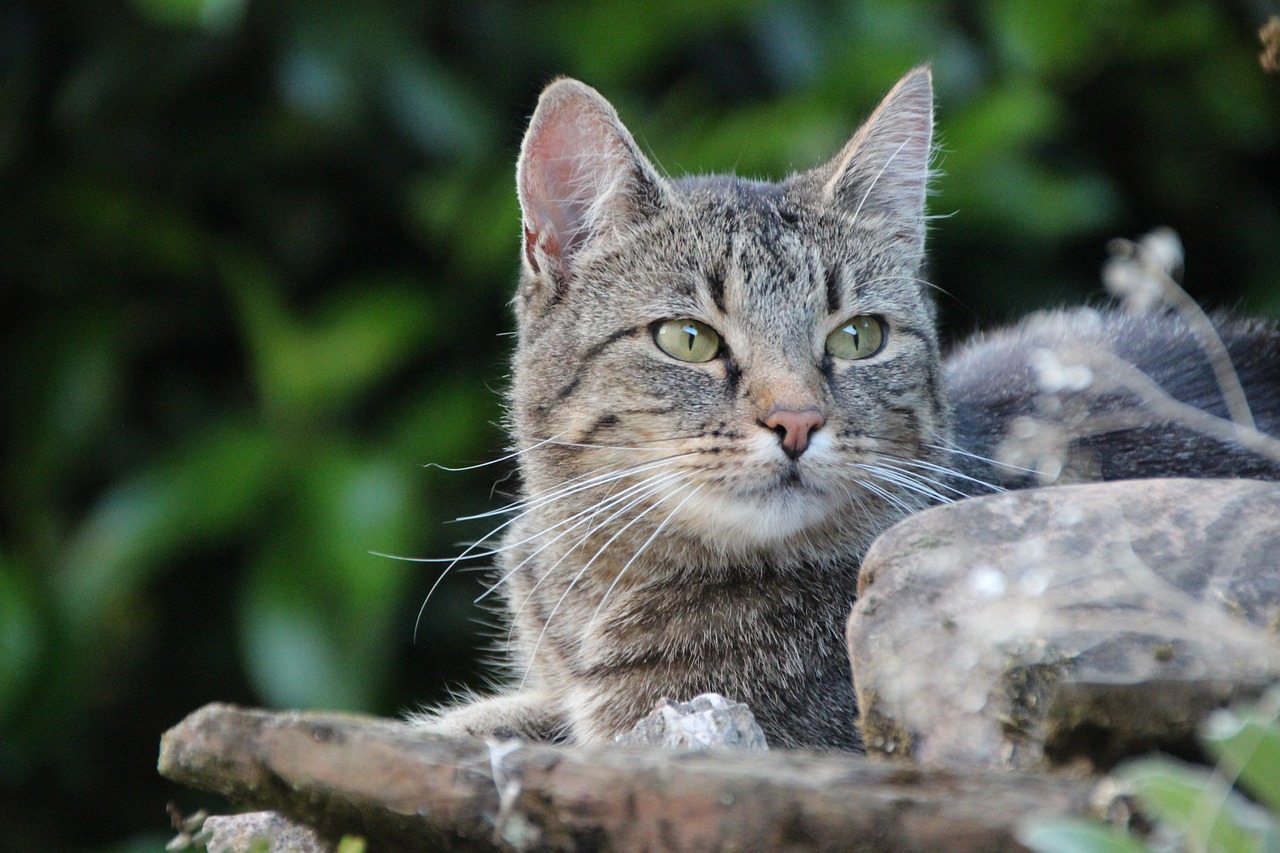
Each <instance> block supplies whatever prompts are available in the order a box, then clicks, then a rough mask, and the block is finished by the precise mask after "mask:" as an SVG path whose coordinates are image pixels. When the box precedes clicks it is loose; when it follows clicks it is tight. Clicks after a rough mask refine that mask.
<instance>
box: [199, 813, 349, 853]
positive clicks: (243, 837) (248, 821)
mask: <svg viewBox="0 0 1280 853" xmlns="http://www.w3.org/2000/svg"><path fill="white" fill-rule="evenodd" d="M204 829H205V831H206V832H207V833H209V834H210V838H209V841H208V842H207V849H208V851H209V853H251V851H265V853H333V850H334V845H332V844H330V843H328V842H327V841H323V840H321V838H320V836H318V835H316V833H315V832H314V831H313V830H312V829H311V828H310V827H306V826H302V825H301V824H297V823H294V822H293V821H291V820H289V819H287V818H285V817H283V816H281V815H279V814H277V813H276V812H248V813H247V814H238V815H214V816H213V817H210V818H208V819H207V820H205V822H204ZM264 841H265V842H266V843H267V844H268V846H267V847H266V848H263V847H262V843H263V842H264Z"/></svg>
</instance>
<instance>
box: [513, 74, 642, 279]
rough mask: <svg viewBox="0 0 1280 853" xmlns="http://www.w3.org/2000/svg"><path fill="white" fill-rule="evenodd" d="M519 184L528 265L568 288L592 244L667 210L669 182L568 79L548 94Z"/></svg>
mask: <svg viewBox="0 0 1280 853" xmlns="http://www.w3.org/2000/svg"><path fill="white" fill-rule="evenodd" d="M516 185H517V189H518V192H519V195H520V209H521V211H522V213H523V219H524V263H525V265H526V266H527V268H528V270H529V272H531V273H532V274H533V276H534V277H535V280H536V279H537V278H540V277H541V276H544V275H550V276H552V277H553V278H554V279H557V280H559V281H560V282H564V281H566V280H568V279H569V278H570V277H571V272H572V265H573V261H574V257H575V255H577V254H578V252H579V251H581V249H582V248H583V246H585V245H586V244H587V243H588V242H589V241H591V240H592V239H594V238H595V237H598V236H600V235H603V234H607V233H610V232H612V231H618V230H622V229H625V228H626V226H627V225H629V224H632V223H634V222H635V221H637V220H638V219H639V218H641V217H644V216H647V215H649V214H651V213H653V212H654V211H656V210H657V209H658V208H659V207H660V206H661V203H662V195H663V187H664V184H663V182H662V178H661V177H659V176H658V173H657V171H656V170H655V169H654V168H653V166H652V165H651V164H650V163H649V161H648V160H647V159H645V156H644V155H643V154H641V153H640V149H639V148H638V147H636V143H635V140H634V139H632V138H631V134H630V133H628V132H627V129H626V128H625V127H623V125H622V122H621V121H620V120H619V119H618V114H617V112H615V111H614V109H613V106H612V105H610V103H609V102H608V101H606V100H605V99H604V98H603V97H601V95H600V93H599V92H597V91H596V90H595V89H592V88H591V87H590V86H587V85H585V84H583V83H579V82H578V81H577V80H570V79H567V78H564V79H560V80H557V81H555V82H554V83H552V84H551V85H550V86H548V87H547V88H546V89H544V90H543V92H542V97H541V98H539V99H538V107H537V109H536V110H534V113H533V118H532V119H531V120H530V122H529V129H528V130H527V131H526V132H525V135H524V142H523V143H522V144H521V146H520V163H519V165H518V166H517V168H516Z"/></svg>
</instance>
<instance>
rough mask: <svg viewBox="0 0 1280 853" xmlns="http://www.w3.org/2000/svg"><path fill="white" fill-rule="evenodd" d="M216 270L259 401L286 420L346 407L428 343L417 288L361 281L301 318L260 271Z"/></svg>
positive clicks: (241, 267) (227, 263)
mask: <svg viewBox="0 0 1280 853" xmlns="http://www.w3.org/2000/svg"><path fill="white" fill-rule="evenodd" d="M222 266H223V272H224V277H225V280H226V282H227V284H228V285H229V286H230V288H231V290H232V293H233V294H234V295H235V297H236V299H237V302H238V303H239V306H240V310H241V317H242V319H243V323H244V327H245V335H246V337H247V338H248V339H249V343H250V345H251V348H252V350H253V353H254V356H255V364H254V367H255V370H256V372H257V375H258V382H259V385H260V387H261V390H262V395H263V398H264V400H265V402H266V404H267V405H268V406H269V407H271V409H272V410H273V412H274V413H275V414H277V415H279V416H282V417H284V418H285V419H286V420H292V421H297V420H306V419H309V418H312V417H315V416H318V415H321V414H324V413H325V412H328V411H330V410H334V409H339V408H341V407H343V406H345V405H347V404H349V403H350V402H352V400H354V399H355V398H356V397H358V396H359V395H360V394H362V393H366V392H368V391H369V390H370V389H371V387H372V386H373V385H375V384H376V383H377V382H379V381H380V380H383V379H385V378H387V376H388V374H389V373H390V372H391V371H392V370H393V369H394V368H396V367H397V366H399V365H400V364H401V363H403V362H404V360H405V359H406V358H408V357H409V356H410V355H411V354H412V353H413V352H415V351H416V350H417V349H418V348H419V347H420V346H421V344H422V341H423V340H427V339H430V338H431V336H432V332H433V327H434V323H433V318H434V313H435V312H434V311H433V310H432V306H431V302H430V299H429V297H428V296H427V295H426V293H425V290H426V288H425V287H424V286H423V285H422V283H421V282H418V281H415V280H412V279H408V278H406V277H396V276H386V275H384V276H368V277H364V278H362V279H360V280H358V281H353V282H348V283H347V284H345V285H344V287H343V288H342V289H341V290H340V291H339V292H338V295H336V296H335V297H333V298H332V299H330V300H329V301H328V302H326V303H325V304H323V305H321V306H320V308H319V309H318V310H317V311H316V312H315V313H314V314H313V315H311V316H305V317H304V316H298V315H295V314H292V313H291V312H290V311H289V310H288V309H287V308H286V307H285V300H284V294H283V292H282V291H283V286H282V284H281V282H280V281H279V279H278V278H277V277H276V276H274V275H273V274H272V273H271V272H270V271H269V270H268V269H267V268H266V267H265V266H264V265H262V264H261V263H258V262H256V261H253V260H251V259H248V258H245V257H230V256H228V257H224V258H223V264H222Z"/></svg>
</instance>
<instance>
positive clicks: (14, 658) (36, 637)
mask: <svg viewBox="0 0 1280 853" xmlns="http://www.w3.org/2000/svg"><path fill="white" fill-rule="evenodd" d="M35 593H36V591H35V589H34V588H33V584H31V583H30V575H28V574H27V573H25V572H23V571H22V570H21V569H20V568H19V567H18V566H16V565H14V564H13V563H12V562H11V561H10V560H9V559H7V558H6V557H5V555H3V554H0V721H3V720H4V719H5V717H6V716H8V714H10V713H11V712H13V711H15V710H17V709H19V708H21V707H22V706H23V704H24V700H25V699H26V697H27V691H28V689H29V688H30V687H31V686H32V682H33V679H34V677H35V676H36V674H37V672H36V667H37V664H38V663H39V662H40V658H41V657H42V656H43V654H44V651H45V648H44V647H45V644H46V642H47V637H45V636H44V631H43V630H42V627H43V626H42V625H41V621H40V618H39V610H38V609H37V606H36V594H35Z"/></svg>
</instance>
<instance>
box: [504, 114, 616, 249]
mask: <svg viewBox="0 0 1280 853" xmlns="http://www.w3.org/2000/svg"><path fill="white" fill-rule="evenodd" d="M566 113H567V115H566ZM600 129H601V128H600V125H599V123H598V122H596V121H592V120H591V119H590V118H589V117H587V116H584V115H583V114H582V111H580V110H570V109H562V110H561V111H559V112H558V113H556V114H553V115H551V116H548V117H547V121H546V122H545V123H544V124H543V126H542V127H540V128H539V129H538V132H537V136H536V137H535V138H534V140H533V141H532V144H530V145H529V146H527V148H526V151H525V157H526V160H525V164H524V166H525V171H524V178H525V180H524V187H523V189H524V193H523V197H522V199H521V200H522V201H523V203H524V206H525V212H526V216H527V218H528V219H529V221H530V224H531V225H532V226H533V230H534V231H535V232H536V233H537V235H538V238H539V239H538V240H536V241H535V242H537V243H540V244H541V245H542V249H543V251H545V252H548V253H554V255H555V256H557V257H559V256H561V255H562V253H570V254H571V253H572V252H573V250H574V249H576V248H577V247H578V245H579V244H580V243H581V242H582V239H583V237H584V236H585V234H584V232H585V231H586V226H587V223H586V213H587V209H588V206H589V204H590V202H591V197H592V195H593V194H594V193H598V192H599V191H600V187H599V185H598V184H599V176H598V175H597V174H595V172H596V171H598V170H599V164H598V163H593V162H591V161H592V159H593V158H592V157H591V155H590V154H587V155H586V156H583V154H582V153H581V152H582V151H583V150H584V149H585V150H587V151H590V150H591V148H590V147H591V141H592V140H590V139H589V138H584V137H586V136H587V135H586V134H585V133H584V132H583V131H588V132H590V131H593V130H594V131H598V130H600ZM597 146H598V143H597ZM593 167H594V168H593Z"/></svg>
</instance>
